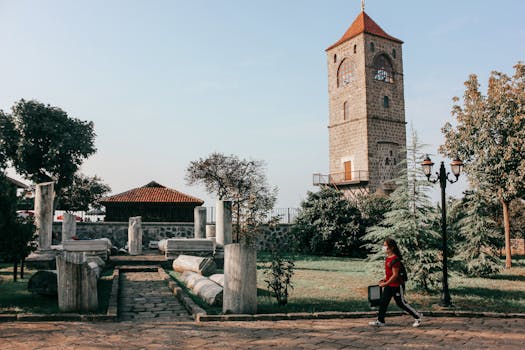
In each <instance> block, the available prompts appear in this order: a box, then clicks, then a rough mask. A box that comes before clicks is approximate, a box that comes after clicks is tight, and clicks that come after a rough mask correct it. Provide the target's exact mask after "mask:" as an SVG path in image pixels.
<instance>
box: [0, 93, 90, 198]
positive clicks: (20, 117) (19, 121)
mask: <svg viewBox="0 0 525 350" xmlns="http://www.w3.org/2000/svg"><path fill="white" fill-rule="evenodd" d="M2 119H6V120H7V121H5V122H4V123H5V124H6V125H11V126H14V128H12V127H11V126H10V127H9V133H10V137H9V141H8V143H9V144H8V145H7V146H6V147H5V148H6V151H7V156H8V157H9V159H10V160H11V162H12V164H13V166H14V167H15V169H16V170H17V171H18V173H20V174H21V175H23V176H25V177H27V178H28V179H30V180H32V181H34V182H35V183H40V182H46V181H55V192H56V193H57V196H60V193H61V190H62V189H63V188H64V187H67V186H69V185H70V184H71V183H72V182H73V178H74V174H75V173H76V171H77V170H78V168H79V167H80V165H81V164H82V162H83V161H84V160H85V159H86V158H87V157H89V156H90V155H92V154H94V153H95V151H96V149H95V146H94V139H95V132H94V130H93V122H85V121H81V120H79V119H76V118H71V117H69V116H68V114H67V113H66V112H65V111H63V110H62V109H60V108H58V107H52V106H50V105H44V104H43V103H40V102H38V101H35V100H31V101H25V100H23V99H22V100H20V101H18V102H16V103H15V104H14V106H13V107H12V113H11V115H6V114H4V115H3V116H2Z"/></svg>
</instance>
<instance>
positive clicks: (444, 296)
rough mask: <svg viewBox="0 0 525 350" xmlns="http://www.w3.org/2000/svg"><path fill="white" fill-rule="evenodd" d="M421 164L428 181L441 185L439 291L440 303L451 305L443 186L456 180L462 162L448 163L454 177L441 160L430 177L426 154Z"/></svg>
mask: <svg viewBox="0 0 525 350" xmlns="http://www.w3.org/2000/svg"><path fill="white" fill-rule="evenodd" d="M421 165H422V166H423V172H424V173H425V175H426V177H427V179H428V181H430V182H432V183H436V182H438V181H439V186H440V187H441V239H442V244H443V246H442V251H443V291H442V293H441V305H442V306H446V307H448V306H452V301H451V299H450V293H449V291H448V267H447V246H448V244H447V202H446V198H445V188H446V187H447V181H448V182H450V183H451V184H452V183H454V182H456V181H458V179H459V175H460V173H461V170H462V168H463V162H462V161H461V160H460V159H459V158H456V159H454V160H453V161H452V163H450V168H451V170H452V173H453V174H454V176H455V177H456V178H455V179H452V180H451V179H449V178H448V176H449V175H450V173H447V172H446V171H445V164H444V163H443V162H441V166H440V167H439V173H437V172H436V178H435V179H431V178H430V176H431V173H432V166H433V165H434V163H433V162H432V160H430V157H429V156H428V155H427V156H426V158H425V159H424V160H423V162H422V163H421Z"/></svg>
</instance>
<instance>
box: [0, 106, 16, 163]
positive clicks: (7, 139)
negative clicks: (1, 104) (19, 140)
mask: <svg viewBox="0 0 525 350" xmlns="http://www.w3.org/2000/svg"><path fill="white" fill-rule="evenodd" d="M15 135H16V132H15V126H14V124H13V122H12V120H11V118H10V117H9V116H8V115H7V114H5V113H4V111H2V110H0V171H2V172H3V171H4V169H5V168H6V166H7V162H8V160H9V155H10V154H12V153H13V151H14V146H13V145H14V143H15V142H14V140H15Z"/></svg>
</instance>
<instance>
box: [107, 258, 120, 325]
mask: <svg viewBox="0 0 525 350" xmlns="http://www.w3.org/2000/svg"><path fill="white" fill-rule="evenodd" d="M119 286H120V269H118V268H114V269H113V282H112V284H111V293H110V295H109V302H108V311H107V313H106V315H107V316H108V317H113V319H114V320H116V319H117V317H118V297H119Z"/></svg>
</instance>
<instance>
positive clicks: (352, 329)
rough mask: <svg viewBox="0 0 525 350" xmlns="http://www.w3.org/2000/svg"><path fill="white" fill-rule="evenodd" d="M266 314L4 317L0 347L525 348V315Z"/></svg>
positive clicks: (5, 349) (19, 349)
mask: <svg viewBox="0 0 525 350" xmlns="http://www.w3.org/2000/svg"><path fill="white" fill-rule="evenodd" d="M368 321H369V320H368V319H343V320H316V321H312V320H304V321H276V322H269V321H260V322H222V323H215V322H214V323H200V324H199V323H193V322H179V323H176V322H172V323H154V322H119V323H80V322H71V323H66V322H44V323H24V322H13V323H0V348H1V349H2V350H25V349H42V350H44V349H228V350H232V349H277V348H278V349H280V350H284V349H354V348H355V349H381V350H389V349H458V350H460V349H476V350H479V349H523V344H525V334H524V330H525V319H492V318H477V319H469V318H449V317H436V318H427V319H426V322H425V324H424V326H422V327H420V328H412V327H410V326H409V325H410V324H411V320H410V318H409V317H407V316H402V317H392V318H390V319H389V322H390V325H389V326H388V327H383V328H371V327H369V326H368Z"/></svg>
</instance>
